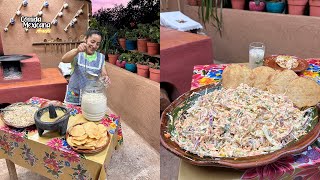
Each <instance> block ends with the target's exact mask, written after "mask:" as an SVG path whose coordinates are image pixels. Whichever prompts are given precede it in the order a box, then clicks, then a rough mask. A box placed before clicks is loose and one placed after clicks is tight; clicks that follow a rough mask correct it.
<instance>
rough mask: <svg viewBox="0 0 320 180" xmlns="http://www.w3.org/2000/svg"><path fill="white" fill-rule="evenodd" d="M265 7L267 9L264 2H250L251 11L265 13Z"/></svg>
mask: <svg viewBox="0 0 320 180" xmlns="http://www.w3.org/2000/svg"><path fill="white" fill-rule="evenodd" d="M265 7H266V3H265V2H262V1H260V2H259V4H256V2H255V1H250V2H249V10H250V11H263V10H264V8H265Z"/></svg>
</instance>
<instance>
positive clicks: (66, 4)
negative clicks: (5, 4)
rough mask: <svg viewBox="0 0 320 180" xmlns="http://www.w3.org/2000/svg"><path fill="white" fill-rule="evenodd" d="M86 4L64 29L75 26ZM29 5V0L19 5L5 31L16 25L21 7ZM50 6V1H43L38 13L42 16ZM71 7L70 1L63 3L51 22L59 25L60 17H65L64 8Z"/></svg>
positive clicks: (24, 0) (26, 29) (26, 30)
mask: <svg viewBox="0 0 320 180" xmlns="http://www.w3.org/2000/svg"><path fill="white" fill-rule="evenodd" d="M84 5H85V4H83V5H82V6H81V7H80V9H79V10H78V11H77V13H76V14H75V15H74V16H73V18H72V19H71V21H70V22H69V23H68V25H67V26H66V27H65V28H64V31H65V32H67V31H68V29H69V27H72V28H73V27H74V26H75V24H76V23H77V22H78V19H77V18H78V17H79V16H80V15H82V14H83V7H84ZM27 6H28V0H23V1H22V3H21V4H20V6H19V7H18V9H17V11H16V13H15V15H14V16H13V17H12V18H10V22H9V23H8V24H7V26H6V27H5V28H4V31H5V32H8V31H9V26H10V25H12V26H13V25H14V24H15V22H16V21H15V18H16V17H19V16H21V15H22V13H21V8H22V7H27ZM48 7H49V2H48V1H44V2H43V5H42V6H41V9H40V10H39V11H38V13H37V15H36V16H38V17H41V16H42V15H43V11H42V10H43V8H48ZM68 7H69V4H68V3H63V5H62V7H61V9H60V11H59V12H58V13H57V15H56V16H55V18H54V19H53V20H52V21H51V24H52V25H54V26H57V25H58V18H62V17H63V10H64V9H67V8H68ZM28 31H29V29H28V28H25V32H28Z"/></svg>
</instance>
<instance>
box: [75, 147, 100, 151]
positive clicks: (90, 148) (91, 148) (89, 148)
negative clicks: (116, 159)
mask: <svg viewBox="0 0 320 180" xmlns="http://www.w3.org/2000/svg"><path fill="white" fill-rule="evenodd" d="M76 148H77V149H82V150H94V149H96V148H95V147H93V146H77V147H76Z"/></svg>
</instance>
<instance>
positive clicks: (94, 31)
mask: <svg viewBox="0 0 320 180" xmlns="http://www.w3.org/2000/svg"><path fill="white" fill-rule="evenodd" d="M94 34H97V35H99V36H101V38H102V34H101V32H100V31H99V30H96V29H89V30H88V31H87V32H86V38H87V39H88V38H89V37H91V36H92V35H94Z"/></svg>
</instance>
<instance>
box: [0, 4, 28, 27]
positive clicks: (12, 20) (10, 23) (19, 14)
mask: <svg viewBox="0 0 320 180" xmlns="http://www.w3.org/2000/svg"><path fill="white" fill-rule="evenodd" d="M27 6H28V0H23V1H22V3H21V4H20V6H19V7H18V8H17V11H16V13H15V14H14V16H13V17H12V18H10V21H9V23H8V24H7V25H6V26H5V28H4V29H3V30H4V32H8V31H9V26H10V25H14V24H15V22H16V20H15V18H16V16H21V11H20V10H21V8H22V7H27Z"/></svg>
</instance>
